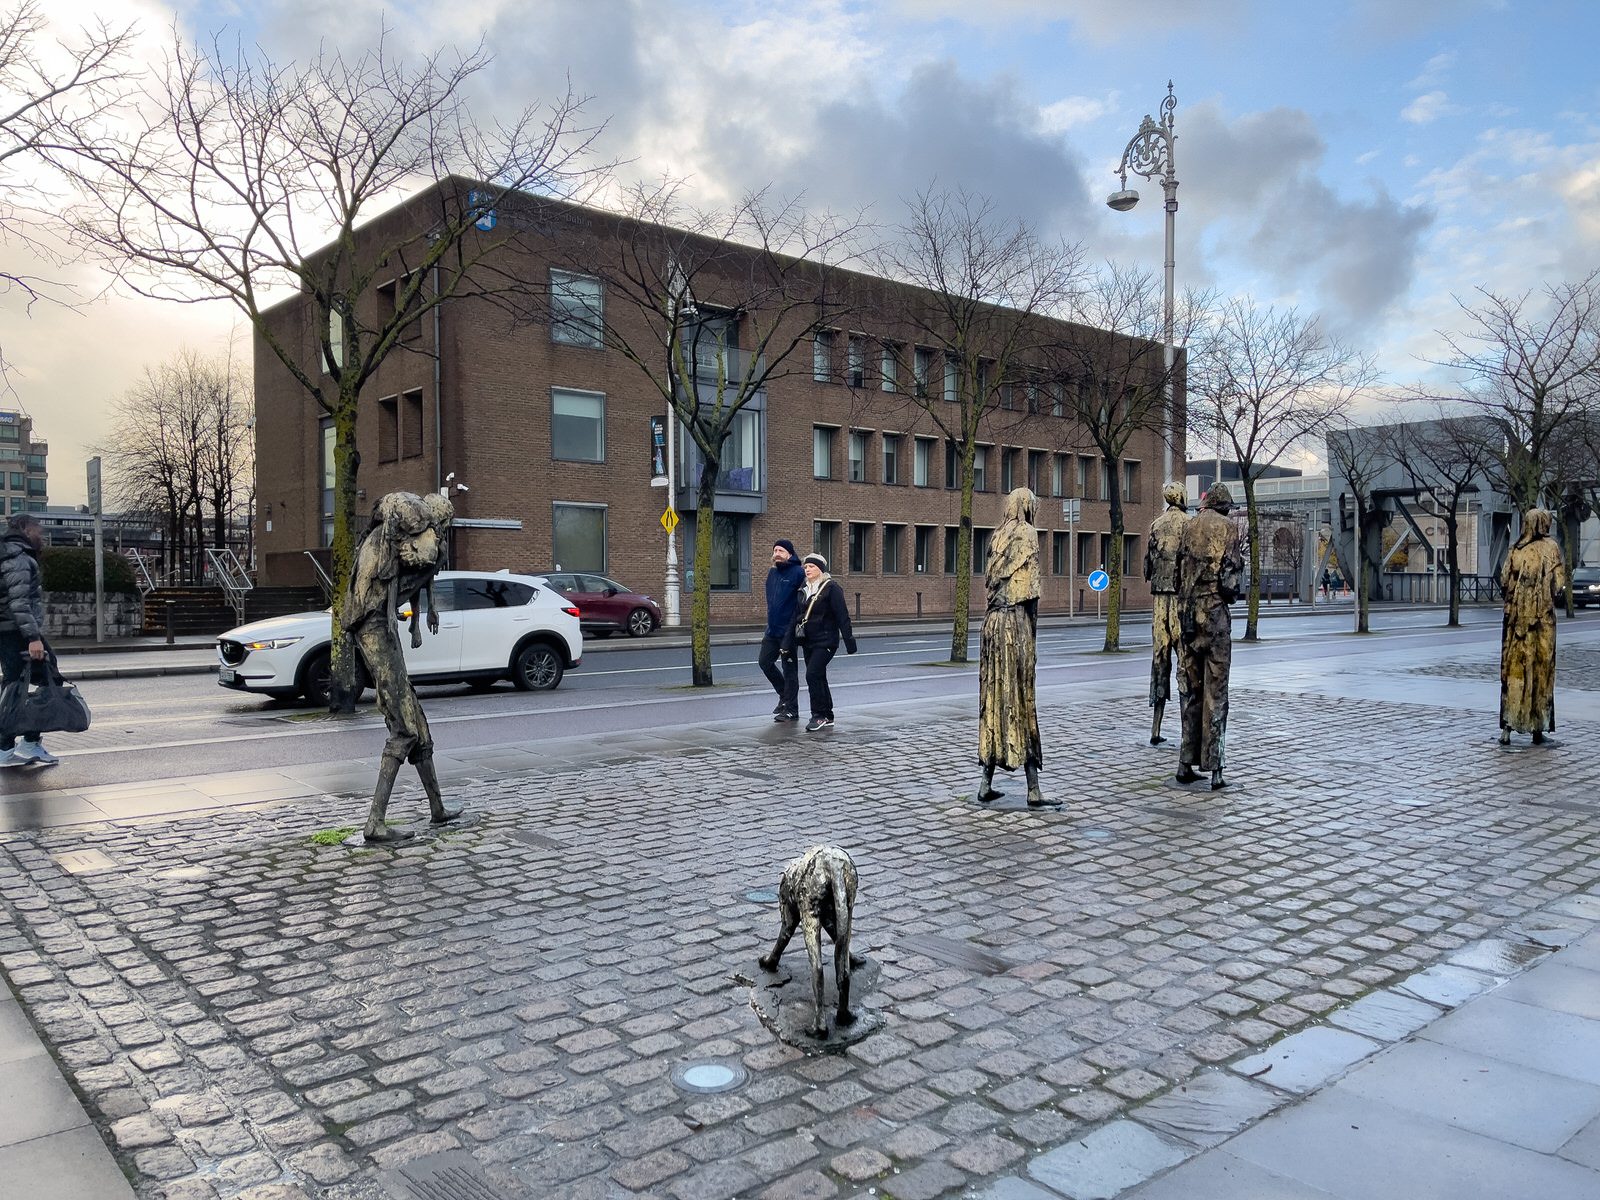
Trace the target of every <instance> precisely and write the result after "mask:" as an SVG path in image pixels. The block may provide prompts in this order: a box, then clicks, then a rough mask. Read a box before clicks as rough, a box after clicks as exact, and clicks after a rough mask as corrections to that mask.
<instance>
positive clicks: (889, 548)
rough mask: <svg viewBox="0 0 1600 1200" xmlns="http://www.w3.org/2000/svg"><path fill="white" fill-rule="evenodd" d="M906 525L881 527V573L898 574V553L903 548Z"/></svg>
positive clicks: (899, 553)
mask: <svg viewBox="0 0 1600 1200" xmlns="http://www.w3.org/2000/svg"><path fill="white" fill-rule="evenodd" d="M905 542H906V527H905V526H904V525H885V526H884V527H883V573H884V574H885V575H898V574H900V555H901V553H902V551H903V550H904V548H905Z"/></svg>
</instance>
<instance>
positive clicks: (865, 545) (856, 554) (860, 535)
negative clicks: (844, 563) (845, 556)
mask: <svg viewBox="0 0 1600 1200" xmlns="http://www.w3.org/2000/svg"><path fill="white" fill-rule="evenodd" d="M871 545H872V526H871V525H866V524H862V523H859V522H856V521H852V522H850V573H851V574H852V575H863V574H865V573H866V570H867V554H868V551H869V549H870V547H871Z"/></svg>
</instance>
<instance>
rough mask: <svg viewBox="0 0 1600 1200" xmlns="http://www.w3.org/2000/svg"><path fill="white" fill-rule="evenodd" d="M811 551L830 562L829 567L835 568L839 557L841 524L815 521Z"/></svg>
mask: <svg viewBox="0 0 1600 1200" xmlns="http://www.w3.org/2000/svg"><path fill="white" fill-rule="evenodd" d="M811 549H812V550H813V551H814V552H815V553H817V554H820V555H822V557H823V558H825V559H827V560H828V565H829V566H833V565H834V560H835V559H836V558H837V557H838V555H837V551H838V549H839V522H837V521H813V522H811Z"/></svg>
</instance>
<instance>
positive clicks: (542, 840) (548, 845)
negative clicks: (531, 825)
mask: <svg viewBox="0 0 1600 1200" xmlns="http://www.w3.org/2000/svg"><path fill="white" fill-rule="evenodd" d="M510 836H511V837H513V838H515V839H516V840H517V841H519V842H521V843H522V844H523V845H525V846H540V847H542V848H544V849H546V850H565V849H566V848H567V847H566V843H565V842H558V841H556V839H555V838H553V837H547V836H545V835H544V834H542V833H535V832H534V831H533V830H531V829H515V830H512V832H511V834H510Z"/></svg>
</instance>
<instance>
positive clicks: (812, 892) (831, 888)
mask: <svg viewBox="0 0 1600 1200" xmlns="http://www.w3.org/2000/svg"><path fill="white" fill-rule="evenodd" d="M855 903H856V864H855V863H854V862H853V861H852V860H851V858H850V856H849V855H848V854H846V853H845V852H844V851H843V850H840V849H839V848H838V847H837V846H813V847H811V849H809V850H807V851H806V852H805V853H804V854H802V855H801V856H800V857H799V858H797V859H795V860H794V861H793V862H791V863H790V864H789V865H788V866H786V867H785V868H784V869H783V879H782V880H781V881H780V882H779V884H778V915H779V918H780V920H781V921H782V927H781V928H780V929H779V930H778V940H777V943H776V944H775V945H774V946H773V947H772V953H770V954H768V955H767V956H766V957H765V958H763V959H761V969H762V970H763V971H776V970H777V969H778V960H779V959H780V958H782V957H783V948H784V947H785V946H787V945H788V944H789V939H790V938H791V937H793V936H794V931H795V928H796V927H798V928H799V929H800V931H801V933H802V934H803V935H804V937H805V939H806V953H807V954H808V955H809V956H810V958H811V993H812V995H813V996H814V997H815V998H816V1015H815V1017H814V1018H813V1019H812V1022H811V1033H812V1036H814V1037H819V1038H821V1037H827V1036H828V1022H827V1018H825V1017H824V1016H823V1015H822V997H823V988H822V933H823V930H826V931H827V933H828V937H829V939H830V940H831V941H832V942H833V976H834V980H835V982H836V983H837V984H838V985H839V1008H838V1011H837V1012H836V1013H835V1014H834V1023H835V1024H836V1025H852V1024H854V1023H855V1019H856V1015H855V1013H853V1012H851V1011H850V919H851V913H852V912H853V911H854V909H855Z"/></svg>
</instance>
